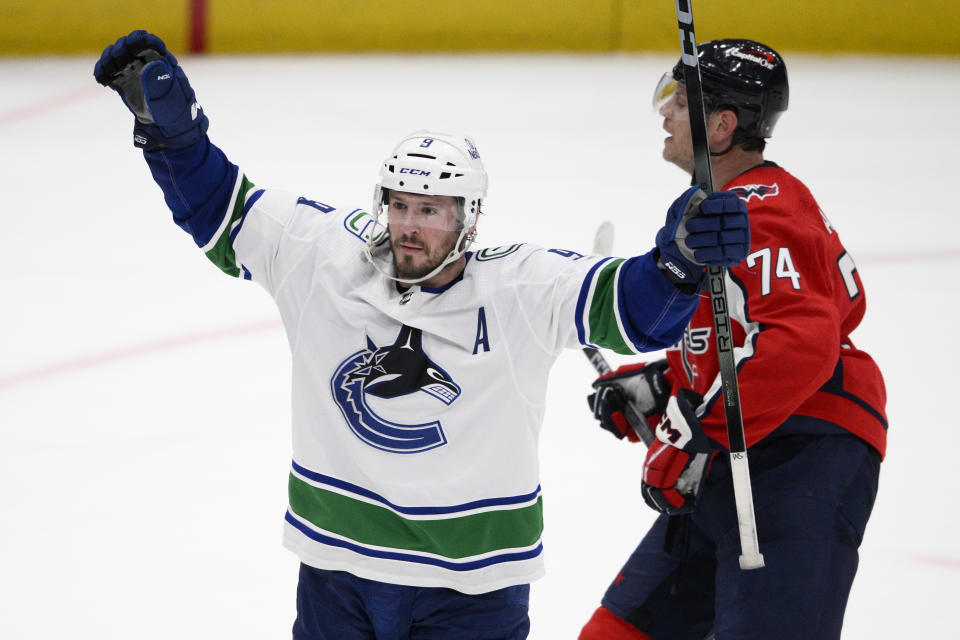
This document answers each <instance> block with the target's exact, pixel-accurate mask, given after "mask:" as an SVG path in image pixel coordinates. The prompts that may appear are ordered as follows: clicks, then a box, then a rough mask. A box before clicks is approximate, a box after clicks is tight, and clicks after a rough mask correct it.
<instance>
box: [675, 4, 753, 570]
mask: <svg viewBox="0 0 960 640" xmlns="http://www.w3.org/2000/svg"><path fill="white" fill-rule="evenodd" d="M676 3H677V23H678V25H679V27H680V48H681V55H680V59H681V62H682V63H683V82H684V85H685V86H686V91H687V109H688V110H689V113H690V135H691V139H692V140H693V158H694V170H693V180H694V182H696V183H697V184H698V185H699V186H700V188H701V189H703V190H704V191H705V192H706V193H710V192H712V191H713V170H712V168H711V166H710V143H709V140H708V138H707V118H706V114H705V113H704V107H703V87H702V85H701V83H700V64H699V61H698V59H697V39H696V35H695V32H694V28H693V6H692V4H691V0H676ZM707 276H708V278H709V285H710V301H711V303H712V304H713V327H714V333H715V335H716V342H717V358H718V360H719V365H720V386H721V388H722V394H723V408H724V417H725V418H726V423H727V440H728V443H729V446H730V465H731V471H732V475H733V482H734V497H735V499H736V503H737V519H738V521H739V524H740V545H741V549H742V555H741V556H740V567H741V568H743V569H756V568H759V567H762V566H763V556H762V555H760V551H759V547H758V545H757V525H756V517H755V515H754V511H753V495H752V491H751V488H750V469H749V467H748V466H747V442H746V436H745V435H744V430H743V413H742V411H741V409H740V386H739V384H738V383H737V363H736V360H735V359H734V355H733V334H732V332H731V330H730V308H729V305H728V304H727V286H726V270H725V269H724V268H723V267H710V268H709V269H707Z"/></svg>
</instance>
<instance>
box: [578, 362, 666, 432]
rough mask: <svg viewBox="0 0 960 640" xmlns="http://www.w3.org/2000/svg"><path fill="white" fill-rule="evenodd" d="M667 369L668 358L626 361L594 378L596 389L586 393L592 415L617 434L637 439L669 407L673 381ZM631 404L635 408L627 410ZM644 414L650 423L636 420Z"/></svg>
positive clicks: (652, 425)
mask: <svg viewBox="0 0 960 640" xmlns="http://www.w3.org/2000/svg"><path fill="white" fill-rule="evenodd" d="M666 370H667V361H666V360H657V361H656V362H651V363H650V364H644V363H642V362H641V363H640V364H628V365H624V366H622V367H619V368H618V369H615V370H613V371H611V372H610V373H606V374H604V375H602V376H600V377H599V378H597V379H596V380H594V381H593V389H594V392H593V393H591V394H590V395H589V396H587V403H588V404H589V405H590V410H591V411H593V417H594V418H596V419H597V420H599V421H600V426H601V427H603V428H604V429H606V430H607V431H609V432H610V433H612V434H613V435H615V436H616V437H617V438H621V439H622V438H624V437H626V438H627V439H628V440H629V441H630V442H638V441H639V440H641V438H640V437H639V435H638V434H639V433H641V432H642V431H643V430H647V431H648V432H649V431H650V430H652V429H653V428H654V427H656V426H657V424H658V423H659V422H660V415H661V414H662V413H663V411H664V410H665V409H666V407H667V398H669V397H670V385H669V383H667V379H666V378H665V377H664V373H665V372H666ZM628 404H629V405H632V407H633V409H634V411H629V410H628V408H627V405H628ZM644 418H645V419H646V421H647V423H648V424H634V422H635V421H639V420H642V419H644Z"/></svg>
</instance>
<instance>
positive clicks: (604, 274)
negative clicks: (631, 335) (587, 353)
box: [588, 258, 636, 355]
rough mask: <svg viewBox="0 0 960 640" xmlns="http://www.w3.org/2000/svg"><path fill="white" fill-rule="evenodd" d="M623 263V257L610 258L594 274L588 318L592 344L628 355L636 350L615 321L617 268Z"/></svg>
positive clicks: (616, 315) (616, 314)
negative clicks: (598, 271)
mask: <svg viewBox="0 0 960 640" xmlns="http://www.w3.org/2000/svg"><path fill="white" fill-rule="evenodd" d="M623 263H624V259H623V258H618V259H617V260H611V261H610V262H609V263H608V264H606V265H605V266H604V267H603V268H602V269H601V270H600V273H598V274H597V275H596V276H595V278H594V280H595V283H596V284H595V286H594V290H593V298H592V299H591V300H590V314H589V316H588V320H589V322H590V342H591V343H592V344H595V345H597V346H599V347H605V348H607V349H610V350H612V351H615V352H616V353H622V354H628V355H629V354H635V353H636V350H635V349H634V348H633V347H632V346H630V344H629V343H628V342H627V339H626V336H624V335H623V333H622V332H621V331H620V325H619V323H618V322H617V317H618V313H617V295H616V293H617V269H619V268H620V265H621V264H623Z"/></svg>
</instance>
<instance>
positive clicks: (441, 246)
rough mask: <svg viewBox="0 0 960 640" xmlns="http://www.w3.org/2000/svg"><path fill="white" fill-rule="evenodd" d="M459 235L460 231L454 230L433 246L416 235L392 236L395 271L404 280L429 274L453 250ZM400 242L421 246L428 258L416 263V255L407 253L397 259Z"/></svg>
mask: <svg viewBox="0 0 960 640" xmlns="http://www.w3.org/2000/svg"><path fill="white" fill-rule="evenodd" d="M459 236H460V234H459V232H456V231H452V232H450V234H449V236H447V237H446V238H444V240H442V241H441V242H439V243H438V244H437V245H435V246H433V247H431V246H429V245H427V244H426V243H424V242H423V241H421V240H420V239H419V238H416V237H414V236H409V235H402V236H400V237H398V238H396V239H392V238H391V241H390V244H391V248H392V249H393V267H394V273H396V274H397V277H398V278H403V279H404V280H416V279H417V278H422V277H424V276H426V275H428V274H429V273H430V272H431V271H433V270H434V269H436V268H437V266H438V265H439V264H440V263H441V262H443V260H444V258H446V257H447V256H448V255H449V254H450V252H451V251H453V247H454V245H455V244H456V243H457V238H458V237H459ZM400 243H405V244H412V245H415V246H417V247H420V248H421V249H423V250H424V252H425V253H426V260H424V261H421V262H418V263H415V262H414V256H411V255H405V256H403V258H402V259H397V245H398V244H400Z"/></svg>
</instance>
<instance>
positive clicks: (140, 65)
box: [93, 31, 208, 151]
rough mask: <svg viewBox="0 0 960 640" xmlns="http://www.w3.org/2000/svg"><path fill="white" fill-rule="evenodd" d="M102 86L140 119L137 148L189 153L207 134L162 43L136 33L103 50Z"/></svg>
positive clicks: (135, 135) (199, 112)
mask: <svg viewBox="0 0 960 640" xmlns="http://www.w3.org/2000/svg"><path fill="white" fill-rule="evenodd" d="M93 75H94V77H95V78H96V79H97V82H99V83H100V84H102V85H103V86H105V87H106V86H109V87H110V88H111V89H113V90H114V91H116V92H117V93H119V94H120V97H121V98H123V103H124V104H125V105H127V108H128V109H130V112H131V113H133V115H134V116H135V117H136V120H135V122H134V125H133V144H134V146H137V147H141V148H142V149H144V150H145V151H159V150H161V149H167V148H170V149H178V148H181V147H188V146H190V145H191V144H193V143H194V142H196V141H197V140H199V139H200V138H202V137H203V135H204V134H205V133H206V131H207V126H208V121H207V116H206V115H205V114H204V113H203V109H202V108H201V107H200V105H199V104H197V101H196V97H195V96H194V92H193V89H192V88H191V87H190V83H189V82H188V81H187V76H186V75H185V74H184V73H183V69H181V68H180V65H178V64H177V59H176V58H175V57H173V54H172V53H170V52H169V51H167V47H166V45H164V44H163V40H161V39H160V38H158V37H157V36H155V35H153V34H152V33H147V32H146V31H134V32H132V33H131V34H130V35H127V36H124V37H122V38H120V39H119V40H117V41H116V42H115V43H114V44H112V45H110V46H109V47H107V48H106V49H104V50H103V53H102V54H101V55H100V59H99V60H98V61H97V64H96V66H95V67H94V68H93Z"/></svg>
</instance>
